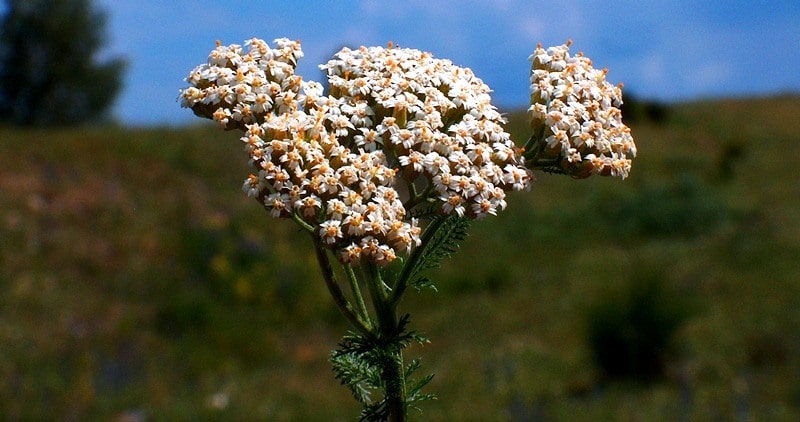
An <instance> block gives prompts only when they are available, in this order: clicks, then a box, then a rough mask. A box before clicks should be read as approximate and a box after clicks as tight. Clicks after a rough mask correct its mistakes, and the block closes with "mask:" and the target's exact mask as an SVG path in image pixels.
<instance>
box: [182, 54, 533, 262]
mask: <svg viewBox="0 0 800 422" xmlns="http://www.w3.org/2000/svg"><path fill="white" fill-rule="evenodd" d="M275 44H277V46H278V48H275V49H272V48H270V47H269V46H268V44H267V43H265V42H264V41H261V40H258V39H252V40H249V41H247V42H246V43H245V47H244V48H243V47H241V46H239V45H230V46H227V47H224V46H221V45H218V47H217V49H215V50H214V51H212V53H211V54H210V56H209V60H208V63H207V64H205V65H201V66H198V67H197V68H195V69H194V70H193V71H192V72H191V73H190V75H189V77H188V78H187V82H188V83H189V84H190V87H188V88H186V89H184V90H182V91H181V95H180V98H181V100H182V106H184V107H190V108H192V110H193V111H194V112H195V113H196V114H197V115H199V116H201V117H206V118H211V119H214V120H215V121H217V122H219V123H220V124H221V125H222V126H223V127H224V128H226V129H237V128H238V129H241V130H243V131H244V132H245V134H244V136H243V137H242V141H243V142H244V144H245V146H246V150H247V152H248V153H249V154H250V157H251V163H252V165H253V166H254V167H255V169H256V172H255V174H251V175H250V176H249V177H248V178H247V180H245V182H244V186H243V189H244V190H245V191H246V192H247V193H248V195H250V196H253V197H256V198H258V199H259V201H261V202H262V203H263V204H264V205H265V207H266V208H267V209H268V210H270V213H271V214H272V215H273V216H275V217H292V218H295V219H301V220H302V221H303V222H304V223H305V224H307V225H308V226H309V227H313V228H314V230H315V231H317V233H318V235H319V238H320V240H321V241H322V242H323V243H324V244H325V245H326V246H328V247H329V248H331V249H333V250H334V251H336V252H337V254H338V256H339V258H340V260H341V261H342V262H346V263H352V264H358V263H359V262H360V261H361V260H362V259H368V260H370V261H372V262H375V263H378V264H380V265H385V264H387V263H389V262H391V261H392V260H394V259H395V258H396V254H397V253H398V252H402V253H407V252H408V251H409V250H410V249H411V248H413V247H414V246H417V245H419V244H420V233H421V228H420V226H419V224H418V221H417V220H416V219H414V218H411V216H410V213H409V212H408V211H409V210H408V209H407V207H408V208H409V209H410V208H413V207H414V206H417V205H420V204H438V206H439V210H440V212H443V213H445V214H450V213H457V214H459V215H461V216H465V217H470V218H482V217H484V216H486V215H488V214H495V213H496V212H497V211H498V210H500V209H503V208H505V206H506V203H505V192H506V191H507V190H519V189H525V188H528V187H529V183H530V180H531V174H530V171H529V170H528V169H526V168H525V167H524V161H523V158H522V157H521V155H520V151H519V150H517V148H516V147H515V146H514V144H513V142H512V141H511V140H510V138H509V135H508V134H507V133H506V132H505V131H503V129H502V128H501V126H500V123H501V122H502V117H501V116H500V114H499V113H498V112H497V111H496V109H495V108H494V107H493V106H492V105H491V104H490V102H489V95H488V93H489V92H490V91H489V89H488V87H487V86H486V85H485V84H483V82H482V81H481V80H480V79H478V78H476V77H475V76H474V75H473V74H472V72H471V71H470V70H469V69H464V68H460V67H457V66H455V65H453V64H452V63H451V62H449V61H446V60H438V59H434V58H433V57H431V56H430V54H428V53H423V52H420V51H417V50H410V49H399V48H388V49H384V48H366V47H362V48H360V49H358V50H350V49H343V50H342V51H340V52H339V53H337V54H336V55H335V56H334V58H333V60H331V61H330V62H328V63H327V64H326V65H322V66H320V67H321V68H322V69H324V70H326V72H327V74H328V78H329V85H330V93H329V95H327V96H324V95H323V92H322V86H321V85H320V84H319V83H316V82H305V81H303V80H302V79H301V78H300V77H299V76H296V75H294V70H295V66H296V60H297V58H298V57H301V56H302V51H301V49H300V45H299V43H298V42H292V41H289V40H286V39H278V40H275Z"/></svg>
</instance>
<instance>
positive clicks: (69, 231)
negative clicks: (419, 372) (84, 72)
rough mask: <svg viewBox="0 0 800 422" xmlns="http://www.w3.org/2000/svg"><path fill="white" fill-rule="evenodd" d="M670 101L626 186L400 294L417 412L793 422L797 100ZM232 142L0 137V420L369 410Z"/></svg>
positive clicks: (495, 224) (526, 225)
mask: <svg viewBox="0 0 800 422" xmlns="http://www.w3.org/2000/svg"><path fill="white" fill-rule="evenodd" d="M659 106H660V107H664V110H663V111H664V113H663V116H662V117H661V118H660V119H658V121H654V120H652V118H641V119H638V120H634V121H632V122H631V126H632V128H633V132H634V136H635V137H636V139H637V142H638V145H639V149H640V152H639V157H638V158H637V159H636V161H635V163H634V170H633V173H632V175H631V177H630V178H628V179H627V180H625V181H623V182H619V181H615V180H599V179H598V180H585V181H575V180H569V179H566V178H562V177H557V176H545V175H542V176H540V177H539V180H538V181H537V182H536V183H535V185H534V189H533V190H532V191H531V192H526V193H518V194H515V195H514V196H513V197H511V198H510V200H509V203H510V206H509V208H508V209H507V210H506V211H505V212H503V213H501V214H500V215H499V216H498V217H497V218H488V219H486V220H484V221H482V222H478V223H476V224H474V225H473V228H472V231H471V236H470V238H469V239H468V240H467V242H466V244H465V245H464V247H463V248H462V250H461V251H459V253H458V254H456V256H455V257H454V258H453V259H452V260H450V261H449V262H447V263H446V264H445V265H444V266H443V267H442V268H441V269H439V270H437V271H436V273H435V274H432V278H433V279H434V280H435V281H436V282H437V286H438V289H439V292H438V293H433V292H431V291H428V290H423V291H422V292H421V293H416V292H412V293H411V294H410V295H409V297H408V299H407V301H406V302H404V306H405V309H406V310H407V311H409V312H411V314H412V316H413V321H412V322H413V325H414V327H415V328H417V329H419V330H421V331H422V332H423V333H424V334H425V335H427V336H429V337H430V338H431V339H432V340H433V342H432V343H431V344H429V345H426V346H425V347H424V348H415V349H412V350H411V354H419V355H422V356H423V358H424V359H423V362H424V365H425V368H427V369H429V370H430V371H433V372H435V373H436V377H435V378H434V380H433V382H432V385H431V387H430V389H431V391H433V392H436V393H437V394H438V396H439V398H440V400H438V401H435V402H431V403H427V404H426V406H425V409H424V414H423V416H424V418H425V419H430V420H459V419H476V420H575V419H586V418H589V417H590V416H591V417H593V418H600V419H605V420H679V419H683V420H709V419H711V420H714V419H723V420H796V419H797V418H798V417H800V303H798V302H800V284H798V279H800V277H799V276H800V261H798V259H797V258H798V256H800V213H798V211H797V210H798V209H800V183H798V182H800V179H799V178H798V173H797V171H796V170H795V169H794V166H793V165H792V162H791V161H790V160H791V158H792V157H794V156H796V151H797V143H798V140H799V139H798V137H800V123H798V121H797V120H796V119H795V117H796V116H798V115H800V97H797V96H791V95H786V96H781V97H771V98H751V99H738V100H717V101H706V102H691V103H680V104H669V105H659ZM509 119H510V128H511V131H512V132H513V134H514V136H515V137H516V139H523V138H524V137H525V136H526V124H527V123H526V118H525V116H524V113H520V112H515V113H510V114H509ZM240 148H241V147H240V145H239V141H238V139H236V136H235V135H234V134H230V133H224V132H221V131H219V130H217V129H216V128H215V127H209V126H196V127H189V128H180V129H157V128H151V129H125V128H119V127H114V126H101V127H90V128H62V129H42V128H35V127H34V128H11V127H4V128H2V129H0V192H2V195H0V239H2V248H0V345H2V346H0V347H2V353H0V377H2V379H3V382H2V383H0V414H2V415H5V417H6V418H8V419H48V418H56V419H65V420H85V419H96V420H108V419H110V418H114V417H120V416H126V417H133V418H138V419H139V420H149V419H153V420H162V419H176V418H177V419H196V418H216V417H220V418H224V419H251V418H252V419H264V420H298V419H309V420H313V419H330V418H333V419H337V418H338V419H341V420H349V419H351V418H353V417H354V416H355V415H356V414H357V408H356V406H355V405H354V403H353V402H352V401H351V398H350V397H349V395H348V392H347V391H345V389H344V388H343V387H341V386H339V385H338V384H337V382H336V381H335V380H334V379H333V377H332V376H331V375H332V374H331V372H330V368H329V364H328V362H327V355H328V353H329V352H330V350H332V348H333V347H334V345H335V343H336V342H337V341H338V340H339V338H340V336H341V335H342V334H343V333H344V331H345V330H346V329H347V327H346V326H345V324H344V321H343V318H341V317H340V315H338V313H337V311H336V309H335V307H334V306H333V305H332V303H331V301H330V299H329V298H328V296H327V292H326V290H325V287H324V286H323V284H322V283H321V280H320V278H319V275H318V274H317V269H316V266H315V262H314V260H313V256H312V251H311V249H310V246H309V245H308V244H307V242H306V240H307V239H306V238H305V237H304V236H302V235H301V234H300V233H298V232H297V230H295V229H294V227H293V226H292V225H291V224H290V223H288V222H286V221H281V220H275V219H272V218H270V217H269V216H268V214H267V213H266V212H264V210H263V209H261V207H259V206H258V204H257V203H255V202H254V201H252V200H248V199H247V198H246V197H245V196H244V195H243V194H242V193H241V192H240V190H239V187H240V185H241V180H242V179H243V177H244V176H245V175H246V174H247V172H248V168H247V165H246V163H245V158H246V157H245V155H244V154H243V153H242V151H241V149H240ZM487 251H490V252H487Z"/></svg>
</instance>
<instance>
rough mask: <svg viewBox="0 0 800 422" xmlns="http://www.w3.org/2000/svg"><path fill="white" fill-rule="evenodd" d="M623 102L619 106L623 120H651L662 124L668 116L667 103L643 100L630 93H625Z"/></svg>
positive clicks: (630, 121)
mask: <svg viewBox="0 0 800 422" xmlns="http://www.w3.org/2000/svg"><path fill="white" fill-rule="evenodd" d="M623 101H624V102H623V103H622V106H621V107H620V110H622V115H623V116H625V121H626V122H628V123H632V122H651V123H656V124H664V123H666V122H667V119H668V118H669V105H667V104H665V103H662V102H659V101H653V100H644V99H641V98H638V97H636V96H634V95H631V94H630V93H627V94H625V96H624V97H623Z"/></svg>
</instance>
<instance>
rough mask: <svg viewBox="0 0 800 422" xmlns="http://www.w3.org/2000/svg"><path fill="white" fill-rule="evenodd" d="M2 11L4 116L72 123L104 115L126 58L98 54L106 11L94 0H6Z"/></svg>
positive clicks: (0, 97)
mask: <svg viewBox="0 0 800 422" xmlns="http://www.w3.org/2000/svg"><path fill="white" fill-rule="evenodd" d="M5 3H6V7H5V14H4V15H3V16H2V17H0V121H3V122H10V123H13V124H19V125H49V126H53V125H71V124H80V123H86V122H89V121H93V120H97V119H101V118H103V117H104V115H105V114H106V112H107V110H108V108H109V107H110V106H111V104H112V103H113V101H114V99H115V98H116V96H117V94H118V93H119V91H120V88H122V75H123V71H124V68H125V61H124V60H123V59H121V58H111V59H108V60H105V61H102V62H101V61H99V60H98V53H99V52H100V49H101V48H102V47H103V46H104V44H105V40H104V34H103V32H104V28H105V23H106V19H105V18H106V15H105V13H103V12H101V11H98V10H95V9H94V8H93V7H92V5H91V4H90V3H91V1H90V0H6V1H5Z"/></svg>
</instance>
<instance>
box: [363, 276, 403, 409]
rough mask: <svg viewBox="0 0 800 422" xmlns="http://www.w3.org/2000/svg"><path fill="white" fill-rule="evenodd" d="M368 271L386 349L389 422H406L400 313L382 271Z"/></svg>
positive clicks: (384, 375) (384, 368)
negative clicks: (399, 323)
mask: <svg viewBox="0 0 800 422" xmlns="http://www.w3.org/2000/svg"><path fill="white" fill-rule="evenodd" d="M365 267H366V271H365V273H366V274H365V276H366V278H367V285H368V287H369V291H370V294H371V296H372V303H373V305H374V307H375V314H376V316H377V319H378V323H377V326H378V330H380V335H379V336H378V339H379V342H380V344H379V347H381V348H383V349H384V350H383V351H382V355H383V356H384V360H383V363H382V365H381V378H382V379H383V381H384V383H385V387H384V388H385V390H384V394H385V395H386V405H387V408H388V410H389V421H392V422H404V421H405V420H406V407H407V406H406V379H405V373H404V370H403V350H402V346H401V345H400V344H399V342H398V341H397V336H399V335H400V334H402V333H401V330H400V327H398V323H397V313H396V309H395V306H393V304H392V303H391V295H390V294H389V292H388V291H387V289H386V285H385V284H384V283H383V280H382V278H381V274H380V271H379V270H378V267H377V266H376V265H375V264H373V263H369V264H365Z"/></svg>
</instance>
